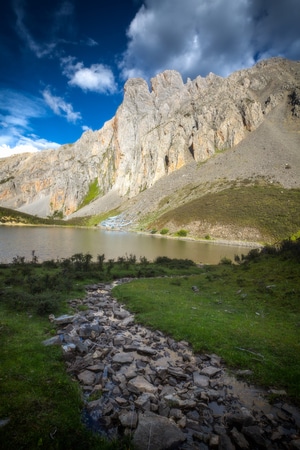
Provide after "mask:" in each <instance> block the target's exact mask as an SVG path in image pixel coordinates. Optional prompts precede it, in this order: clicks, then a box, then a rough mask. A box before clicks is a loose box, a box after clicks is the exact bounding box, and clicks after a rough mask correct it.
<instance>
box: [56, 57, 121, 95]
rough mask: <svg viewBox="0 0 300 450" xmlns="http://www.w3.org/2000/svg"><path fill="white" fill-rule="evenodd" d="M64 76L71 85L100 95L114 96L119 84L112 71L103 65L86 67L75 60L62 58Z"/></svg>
mask: <svg viewBox="0 0 300 450" xmlns="http://www.w3.org/2000/svg"><path fill="white" fill-rule="evenodd" d="M61 64H62V66H63V74H64V75H66V77H67V78H69V82H68V83H69V85H70V86H76V87H79V88H81V89H82V90H83V91H85V92H87V91H91V92H97V93H99V94H113V93H115V92H116V91H117V84H116V82H115V77H114V74H113V72H112V70H111V69H110V68H109V67H108V66H105V65H103V64H92V65H91V66H90V67H84V65H83V63H82V62H77V63H76V62H75V58H72V57H67V58H62V60H61Z"/></svg>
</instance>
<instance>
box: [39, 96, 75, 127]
mask: <svg viewBox="0 0 300 450" xmlns="http://www.w3.org/2000/svg"><path fill="white" fill-rule="evenodd" d="M42 94H43V97H44V100H45V102H46V104H47V105H48V106H49V107H50V108H51V109H52V111H53V112H54V114H56V115H57V116H62V117H64V118H65V119H67V121H68V122H72V123H75V122H77V120H79V119H81V114H80V112H75V111H74V110H73V106H72V105H71V103H67V102H65V100H64V99H63V98H62V97H57V96H55V95H53V94H52V93H51V91H50V88H46V89H44V91H43V92H42Z"/></svg>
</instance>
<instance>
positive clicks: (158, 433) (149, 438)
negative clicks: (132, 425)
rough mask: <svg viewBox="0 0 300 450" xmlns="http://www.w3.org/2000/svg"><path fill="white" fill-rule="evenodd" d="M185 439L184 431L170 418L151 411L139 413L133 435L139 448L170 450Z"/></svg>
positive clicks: (139, 449) (134, 441) (143, 449)
mask: <svg viewBox="0 0 300 450" xmlns="http://www.w3.org/2000/svg"><path fill="white" fill-rule="evenodd" d="M185 440H186V436H185V435H184V433H183V432H182V431H181V430H180V429H179V428H178V427H177V426H176V425H175V424H174V423H173V422H172V421H171V420H170V419H167V418H166V417H163V416H158V415H157V414H153V413H151V412H146V413H144V414H139V422H138V427H137V429H136V432H135V433H134V437H133V444H134V445H135V447H136V448H137V450H145V449H147V450H168V449H171V448H176V446H178V445H179V444H180V443H182V442H184V441H185Z"/></svg>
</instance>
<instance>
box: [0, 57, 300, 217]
mask: <svg viewBox="0 0 300 450" xmlns="http://www.w3.org/2000/svg"><path fill="white" fill-rule="evenodd" d="M299 149H300V62H296V61H289V60H285V59H281V58H273V59H269V60H265V61H262V62H260V63H258V64H256V65H255V66H254V67H252V68H250V69H245V70H241V71H238V72H235V73H233V74H232V75H230V76H229V77H227V78H222V77H219V76H216V75H214V74H212V73H211V74H209V75H208V76H207V77H206V78H202V77H200V76H199V77H197V78H196V79H194V80H190V79H188V80H187V82H186V83H184V82H183V80H182V78H181V75H180V74H179V73H178V72H176V71H172V70H167V71H165V72H163V73H161V74H159V75H157V76H156V77H154V78H153V79H152V80H151V88H150V89H149V86H148V84H147V82H146V81H145V80H143V79H139V78H137V79H130V80H128V81H127V82H126V84H125V86H124V99H123V102H122V104H121V105H120V107H119V108H118V110H117V112H116V115H115V117H113V118H112V119H111V120H110V121H108V122H106V123H105V125H104V126H103V128H102V129H100V130H98V131H87V132H85V133H84V134H83V135H82V137H81V138H80V139H79V140H78V141H77V142H75V143H74V144H69V145H63V146H61V147H60V148H58V149H57V150H48V151H43V152H39V153H34V154H23V155H15V156H12V157H9V158H4V159H0V205H1V206H2V207H7V208H12V209H16V210H20V211H23V212H28V213H30V214H35V215H38V216H41V217H46V216H49V215H56V214H59V215H62V216H63V217H65V218H68V217H71V216H74V215H75V216H76V215H77V216H81V215H87V214H96V213H97V214H99V213H102V212H105V211H110V210H112V209H114V208H117V207H120V210H123V211H124V213H125V215H126V214H127V216H128V217H130V218H131V220H132V218H133V216H135V215H138V214H141V212H142V213H144V214H146V213H148V212H149V211H151V210H154V209H155V208H158V205H159V202H160V201H161V200H162V198H164V197H165V196H167V195H171V194H172V193H174V192H180V190H182V189H183V187H184V186H186V185H187V184H189V185H191V184H195V185H197V186H199V185H200V184H201V186H202V188H203V189H202V188H201V189H198V190H197V195H198V196H200V195H202V194H203V193H205V192H207V186H208V185H210V186H212V185H216V181H218V180H220V179H222V180H223V181H224V180H237V179H239V180H241V179H251V178H252V179H253V178H255V177H264V178H265V179H267V180H268V181H269V182H276V183H280V184H281V185H283V186H284V187H286V188H299V185H300V170H299V169H300V151H299ZM231 150H233V151H231ZM204 162H206V163H205V164H203V163H204ZM287 166H288V168H289V169H290V170H288V171H287V170H286V167H287ZM204 186H206V190H205V189H204ZM85 205H86V206H85Z"/></svg>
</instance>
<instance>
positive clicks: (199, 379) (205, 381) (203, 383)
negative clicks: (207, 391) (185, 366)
mask: <svg viewBox="0 0 300 450" xmlns="http://www.w3.org/2000/svg"><path fill="white" fill-rule="evenodd" d="M193 381H194V384H195V386H198V387H202V388H206V387H208V386H209V377H207V376H205V375H200V373H199V372H194V373H193Z"/></svg>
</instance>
